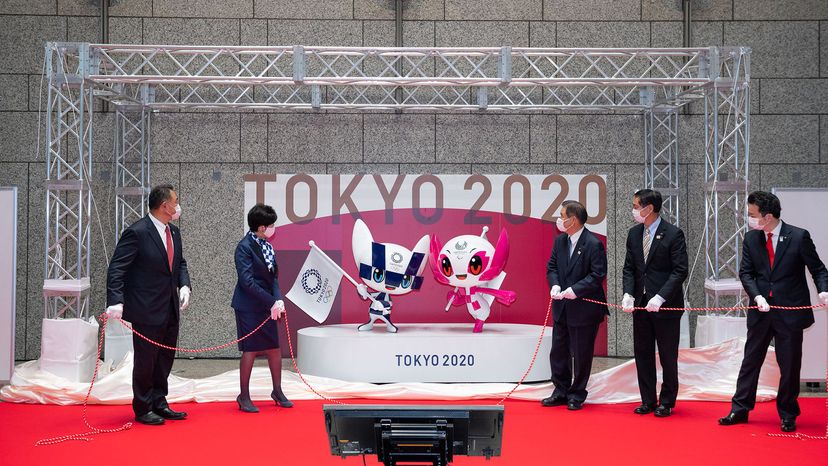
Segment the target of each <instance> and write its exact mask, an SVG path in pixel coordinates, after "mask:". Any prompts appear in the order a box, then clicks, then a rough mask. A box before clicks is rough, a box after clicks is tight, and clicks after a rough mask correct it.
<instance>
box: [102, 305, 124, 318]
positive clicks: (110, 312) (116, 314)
mask: <svg viewBox="0 0 828 466" xmlns="http://www.w3.org/2000/svg"><path fill="white" fill-rule="evenodd" d="M106 315H107V316H109V317H112V318H115V319H120V318H121V317H123V315H124V305H123V304H113V305H112V306H109V307H108V308H106Z"/></svg>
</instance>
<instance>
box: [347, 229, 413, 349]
mask: <svg viewBox="0 0 828 466" xmlns="http://www.w3.org/2000/svg"><path fill="white" fill-rule="evenodd" d="M428 244H429V237H428V235H425V236H423V237H422V238H420V240H419V241H417V244H416V245H415V246H414V249H413V250H408V249H407V248H404V247H402V246H400V245H399V244H394V243H377V242H375V241H374V238H373V237H372V236H371V231H370V230H368V226H367V225H366V224H365V222H363V221H362V220H357V221H356V223H355V224H354V233H353V238H352V246H353V253H354V261H355V262H356V266H357V267H358V268H359V278H361V279H362V281H363V283H360V284H359V285H357V293H359V296H360V297H361V298H362V299H363V300H371V306H370V308H369V309H368V322H366V323H364V324H362V325H360V326H359V327H358V328H357V330H359V331H360V332H367V331H369V330H371V329H373V328H374V322H376V321H377V320H381V321H383V322H385V329H386V330H387V331H389V332H391V333H397V330H398V329H397V326H396V325H394V324H393V323H392V322H391V307H392V306H393V303H392V302H391V297H392V296H399V295H404V294H408V293H410V292H411V291H413V290H418V289H420V286H422V284H423V269H425V266H426V264H427V263H428Z"/></svg>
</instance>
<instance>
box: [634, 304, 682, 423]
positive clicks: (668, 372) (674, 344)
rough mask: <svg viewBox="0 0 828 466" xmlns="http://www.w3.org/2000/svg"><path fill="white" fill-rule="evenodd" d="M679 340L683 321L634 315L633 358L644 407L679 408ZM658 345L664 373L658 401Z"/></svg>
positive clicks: (653, 314) (649, 315)
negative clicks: (662, 406) (645, 405)
mask: <svg viewBox="0 0 828 466" xmlns="http://www.w3.org/2000/svg"><path fill="white" fill-rule="evenodd" d="M645 304H646V301H645ZM680 336H681V319H677V318H668V319H664V318H660V317H659V316H656V315H655V313H651V312H648V311H645V310H637V311H635V312H634V313H633V355H634V356H635V368H636V371H637V373H638V391H639V392H640V393H641V402H642V403H644V404H647V405H656V404H662V405H664V406H666V407H668V408H672V407H674V406H675V405H676V397H677V396H678V388H679V381H678V347H679V338H680ZM656 345H658V357H659V360H660V361H661V372H662V384H661V394H660V396H659V397H658V398H656V383H657V381H656V380H657V379H656V355H655V353H656Z"/></svg>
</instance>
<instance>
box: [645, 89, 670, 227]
mask: <svg viewBox="0 0 828 466" xmlns="http://www.w3.org/2000/svg"><path fill="white" fill-rule="evenodd" d="M642 95H643V93H642ZM644 186H645V187H647V188H650V189H655V190H658V191H660V192H661V194H662V196H663V197H664V204H663V206H662V209H661V212H662V215H663V216H664V217H665V218H666V219H667V220H668V221H669V222H670V223H672V224H673V225H676V226H678V225H679V153H678V112H677V111H676V109H672V108H665V109H660V108H658V109H650V110H647V111H646V112H645V113H644Z"/></svg>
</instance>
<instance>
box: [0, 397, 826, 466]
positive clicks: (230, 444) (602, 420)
mask: <svg viewBox="0 0 828 466" xmlns="http://www.w3.org/2000/svg"><path fill="white" fill-rule="evenodd" d="M371 403H375V402H371ZM426 403H427V404H433V403H428V402H426ZM800 403H801V406H802V411H803V415H802V416H800V418H799V422H798V425H799V432H801V433H805V434H812V435H822V434H824V433H825V422H826V409H825V400H824V399H823V398H805V399H800ZM257 404H258V406H259V407H260V409H262V412H261V413H259V414H249V415H248V414H243V413H240V412H239V411H238V409H237V407H236V405H235V403H233V404H229V403H211V404H187V405H176V406H174V408H178V409H183V410H185V411H187V412H188V413H189V415H190V419H188V420H186V421H180V422H170V421H168V422H167V424H166V425H164V426H157V427H150V426H144V425H140V424H137V425H135V426H133V428H132V429H130V430H128V431H126V432H118V433H114V434H101V435H96V436H93V438H94V440H92V441H90V442H79V441H71V442H66V443H63V444H59V445H51V446H40V447H35V446H34V443H35V442H36V441H37V440H39V439H42V438H46V437H54V436H58V435H64V434H70V433H78V432H83V431H85V430H86V429H85V426H84V425H83V423H82V421H81V410H82V407H80V406H69V407H61V406H42V405H17V404H10V403H0V463H2V464H4V465H28V464H35V465H40V464H44V465H45V464H58V465H94V464H116V465H118V466H125V465H132V464H135V465H139V464H140V465H146V464H182V465H183V464H205V465H223V464H227V465H231V464H242V465H244V464H278V465H325V464H332V465H342V466H347V465H358V464H359V465H361V464H362V459H361V458H357V457H349V458H348V459H346V460H341V459H340V458H338V457H333V456H330V454H329V451H328V449H327V438H326V435H325V427H324V423H323V417H322V410H321V406H322V404H323V402H321V401H299V402H297V403H296V407H295V408H293V409H278V408H276V407H274V406H272V404H269V403H265V402H258V403H257ZM480 404H486V403H480ZM728 408H729V405H728V404H726V403H709V402H683V403H681V404H680V405H679V408H678V409H677V410H676V411H674V414H673V416H672V417H671V418H668V419H657V418H655V417H653V416H637V415H634V414H632V409H633V406H632V405H593V406H590V405H587V406H585V408H584V409H583V410H582V411H580V412H568V411H567V410H566V408H565V407H556V408H541V407H540V406H539V404H538V403H530V402H522V401H514V402H507V403H506V417H505V426H504V440H503V455H502V456H501V457H499V458H494V459H493V460H492V461H491V462H486V461H485V460H484V459H483V458H466V457H459V458H458V459H457V460H456V461H455V462H454V463H452V464H456V465H472V464H477V465H483V464H488V465H492V466H496V465H534V464H550V465H554V464H576V465H582V464H636V465H639V464H653V465H655V464H659V465H662V464H671V465H683V464H687V465H707V464H729V465H738V464H744V465H753V466H756V465H765V464H767V465H771V464H772V465H777V466H778V465H780V464H785V465H795V464H803V465H825V464H828V441H824V440H823V441H819V440H807V441H803V440H795V439H777V438H770V437H768V436H767V435H765V434H766V433H767V432H779V427H778V421H779V420H778V418H777V415H776V409H775V404H774V403H763V404H760V405H759V406H758V407H757V409H756V410H755V411H754V412H753V413H752V414H751V419H750V424H747V425H739V426H732V427H720V426H718V425H716V419H717V418H718V417H720V416H722V415H724V414H726V413H727V410H728ZM130 414H131V411H130V407H129V406H91V407H90V408H89V416H90V422H91V423H92V425H94V426H97V427H100V428H111V427H115V426H120V425H121V424H122V423H123V422H125V421H127V420H130ZM368 464H378V463H377V461H376V456H370V457H368Z"/></svg>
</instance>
